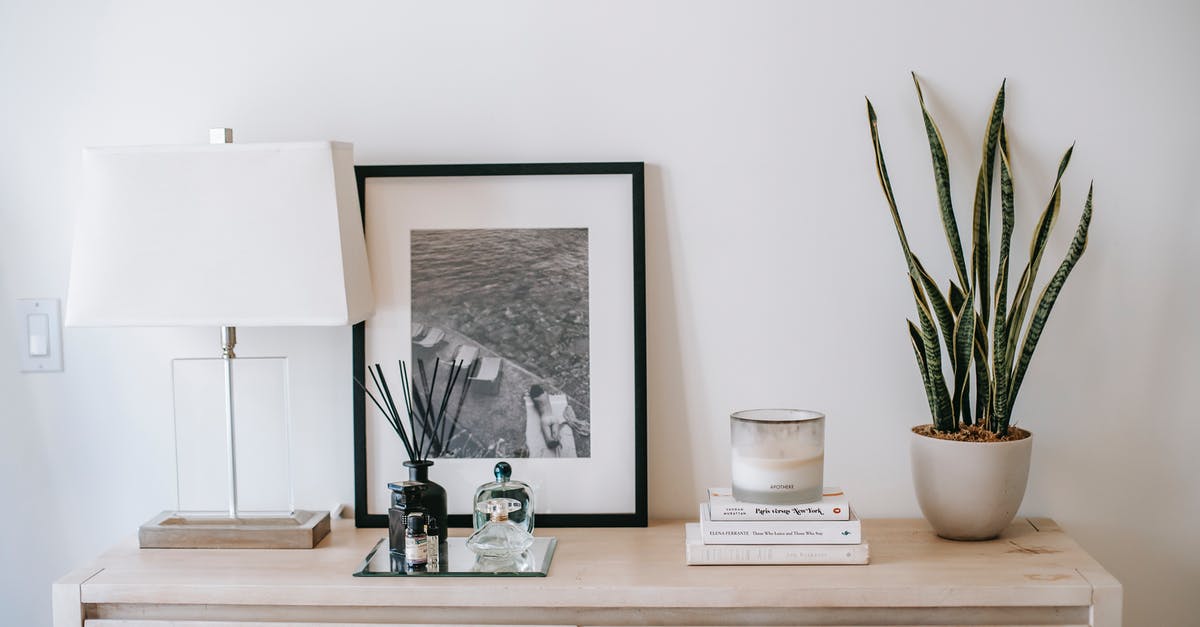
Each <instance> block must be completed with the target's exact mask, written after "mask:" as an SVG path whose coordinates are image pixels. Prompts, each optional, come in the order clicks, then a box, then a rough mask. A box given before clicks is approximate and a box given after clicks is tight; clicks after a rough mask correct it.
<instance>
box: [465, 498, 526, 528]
mask: <svg viewBox="0 0 1200 627" xmlns="http://www.w3.org/2000/svg"><path fill="white" fill-rule="evenodd" d="M475 509H477V510H479V511H481V512H483V513H485V514H487V515H488V516H489V517H490V518H491V519H492V520H493V521H494V522H500V521H502V520H508V515H509V513H511V512H515V511H518V510H520V509H521V502H520V501H518V500H516V499H488V500H486V501H484V502H482V503H480V504H479V505H477V506H475Z"/></svg>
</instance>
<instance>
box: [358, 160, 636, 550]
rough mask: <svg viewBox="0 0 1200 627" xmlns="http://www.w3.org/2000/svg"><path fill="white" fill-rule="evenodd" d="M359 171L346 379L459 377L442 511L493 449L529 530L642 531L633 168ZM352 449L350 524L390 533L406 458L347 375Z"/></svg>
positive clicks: (486, 477)
mask: <svg viewBox="0 0 1200 627" xmlns="http://www.w3.org/2000/svg"><path fill="white" fill-rule="evenodd" d="M355 170H356V173H357V179H358V191H359V199H360V202H361V204H362V213H363V228H364V231H365V233H366V241H367V256H368V260H369V263H370V267H371V275H372V286H373V288H374V292H375V299H376V309H375V313H374V315H373V316H372V317H371V318H370V319H368V320H367V321H366V322H363V323H360V324H358V325H356V326H355V327H354V375H355V377H356V378H357V379H358V380H359V381H366V380H369V378H368V375H367V368H368V367H370V366H373V365H374V364H380V365H381V367H382V368H383V369H384V372H385V373H386V374H387V375H388V376H389V377H391V376H392V375H395V376H396V377H397V380H398V376H399V375H398V373H399V361H400V360H403V361H405V362H406V364H408V365H409V367H410V368H411V369H412V370H413V372H414V378H416V375H415V372H416V369H417V367H418V366H422V365H423V367H425V368H426V370H427V371H429V373H430V374H432V373H433V371H434V369H435V364H436V368H437V369H438V372H439V373H440V375H439V376H442V377H447V376H448V375H449V372H450V371H451V370H452V367H451V365H452V364H456V363H457V364H460V365H461V366H462V369H463V371H462V372H463V374H462V376H464V377H469V387H467V388H466V390H467V391H466V393H465V394H464V395H462V396H461V397H456V399H455V400H456V403H455V406H454V407H453V408H452V409H451V410H450V411H448V412H447V415H448V416H449V417H448V418H447V424H446V426H445V427H444V428H442V429H441V430H440V434H441V440H442V441H440V442H439V446H438V449H439V450H437V451H436V453H435V455H434V457H433V461H434V465H433V466H432V467H431V468H430V469H429V478H430V480H432V481H434V482H436V483H438V484H441V485H442V486H443V487H444V488H445V489H446V491H447V495H448V504H449V513H450V523H451V524H452V525H461V526H470V524H471V504H472V496H473V495H474V491H475V488H476V487H477V486H479V485H480V484H483V483H486V482H488V481H491V480H493V476H492V468H493V466H494V465H495V464H496V462H498V461H500V460H503V461H507V462H508V463H509V464H511V466H512V468H513V472H512V477H513V479H515V480H520V481H524V482H526V483H528V484H530V486H531V487H532V488H533V491H534V495H535V508H534V511H535V513H536V515H537V524H538V526H641V525H645V524H646V515H647V512H646V509H647V504H646V392H645V386H646V383H645V378H646V375H645V268H644V266H645V262H644V258H645V250H644V246H645V236H644V230H643V229H644V226H643V214H644V200H643V164H641V163H560V164H492V165H408V166H383V165H380V166H357V167H356V168H355ZM442 385H443V386H444V385H445V378H443V379H442ZM460 387H461V386H460ZM458 401H461V404H460V403H459V402H458ZM451 420H452V421H453V422H452V423H451V422H450V421H451ZM354 446H355V515H356V522H357V524H358V526H360V527H386V526H387V509H388V506H389V499H390V492H389V490H388V488H387V484H388V483H389V482H394V481H401V480H405V479H407V478H408V470H407V469H406V468H405V467H404V466H403V465H402V464H403V462H404V461H405V460H406V459H407V457H406V455H405V452H404V448H403V446H402V444H401V442H400V439H399V438H398V437H397V434H396V433H395V431H393V427H392V426H391V425H390V424H389V423H388V421H387V420H386V418H385V417H384V416H383V415H382V413H380V412H378V411H377V408H376V407H375V406H374V405H373V404H372V403H369V402H367V399H366V395H365V394H364V392H363V390H362V389H361V388H359V387H358V386H355V390H354Z"/></svg>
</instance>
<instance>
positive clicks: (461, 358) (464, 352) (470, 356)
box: [453, 344, 479, 374]
mask: <svg viewBox="0 0 1200 627" xmlns="http://www.w3.org/2000/svg"><path fill="white" fill-rule="evenodd" d="M476 357H479V347H478V346H471V345H470V344H463V345H462V346H459V347H458V352H457V353H455V354H454V360H453V363H454V364H458V363H459V362H462V368H463V370H464V371H470V369H471V366H474V365H475V358H476ZM463 374H466V372H464V373H463Z"/></svg>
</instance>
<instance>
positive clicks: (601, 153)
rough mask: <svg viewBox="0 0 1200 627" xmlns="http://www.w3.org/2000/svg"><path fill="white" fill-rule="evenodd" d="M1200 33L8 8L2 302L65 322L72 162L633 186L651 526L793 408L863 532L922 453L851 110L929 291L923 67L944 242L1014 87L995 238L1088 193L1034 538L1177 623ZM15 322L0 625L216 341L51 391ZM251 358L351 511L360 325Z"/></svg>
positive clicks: (1039, 14) (171, 339) (709, 12)
mask: <svg viewBox="0 0 1200 627" xmlns="http://www.w3.org/2000/svg"><path fill="white" fill-rule="evenodd" d="M1198 25H1200V10H1198V8H1197V5H1195V4H1194V3H1188V2H1153V3H1145V2H1142V3H1133V2H1130V3H1127V4H1112V3H1101V2H1054V3H1045V2H1017V3H1010V4H1009V5H1006V6H1001V5H998V4H996V3H990V2H989V3H983V2H979V3H963V2H925V3H919V4H918V3H910V4H902V3H870V4H866V3H853V2H819V3H818V2H811V3H799V2H792V3H785V2H739V3H733V2H728V3H719V4H718V3H712V2H650V3H638V2H603V3H601V2H592V3H586V4H583V3H557V2H516V3H513V2H508V3H493V2H480V3H471V4H459V3H419V2H336V3H335V2H327V3H321V4H320V5H317V4H316V3H313V4H312V6H305V5H300V4H298V3H295V2H283V1H275V2H189V3H168V2H150V1H146V2H83V1H79V2H49V1H43V2H4V3H2V4H0V146H2V148H0V150H2V152H0V154H2V157H0V159H2V161H0V164H2V166H0V309H3V308H9V307H11V305H12V302H13V300H14V299H16V298H20V297H34V296H58V297H61V296H63V295H64V293H65V291H66V282H67V267H68V259H69V253H70V222H71V216H72V212H73V206H74V203H75V201H76V199H77V194H78V184H79V149H80V147H82V146H87V145H99V144H138V143H180V142H203V141H205V139H206V134H205V132H206V129H208V128H209V127H212V126H219V125H227V126H232V127H234V128H235V129H236V130H237V139H238V140H239V141H275V140H293V139H308V138H337V139H344V140H348V141H353V142H354V143H355V145H356V150H357V158H358V161H359V163H447V162H520V161H567V160H572V161H574V160H578V161H599V160H644V161H646V162H647V164H648V165H649V169H648V178H647V188H646V191H647V257H648V270H647V271H648V312H649V320H648V325H649V328H648V330H649V337H650V344H649V369H650V377H649V379H650V476H651V479H650V481H651V485H650V497H651V501H652V505H651V515H652V516H654V517H660V518H662V517H689V516H691V515H692V514H693V512H694V510H693V507H694V503H695V502H696V500H697V499H698V498H699V496H700V493H701V489H702V488H703V487H704V486H706V485H710V484H716V483H722V482H724V481H725V480H726V466H727V463H728V453H727V450H726V449H727V418H726V416H727V414H728V413H729V411H730V410H733V409H738V408H745V407H750V406H762V405H784V406H803V407H812V408H817V409H822V410H825V411H826V412H828V414H829V416H830V424H829V430H828V449H829V450H828V456H827V460H828V462H827V463H828V466H827V474H828V476H829V478H830V479H831V480H834V481H837V482H839V483H841V484H842V485H843V486H845V487H846V488H847V489H849V490H850V491H851V493H852V494H853V495H854V498H855V500H856V503H857V505H858V507H859V508H860V510H861V512H862V513H863V514H864V515H866V516H915V515H918V514H919V513H918V510H917V507H916V504H915V501H914V497H913V492H912V488H911V485H910V482H909V479H908V459H907V455H908V453H907V446H908V441H907V437H908V436H907V428H908V427H909V426H910V425H912V424H915V423H917V422H920V421H921V420H923V419H924V413H925V412H926V410H925V404H924V401H923V400H922V397H921V389H920V386H919V384H918V379H917V374H916V371H915V369H914V366H913V364H912V361H911V360H912V355H911V351H910V348H909V346H908V340H907V338H906V335H905V332H904V317H905V316H907V315H911V312H910V309H911V307H912V301H911V299H910V297H909V296H908V287H907V285H906V283H905V276H904V272H903V267H902V261H901V257H900V253H899V250H898V246H897V243H896V238H895V234H894V232H893V228H892V224H891V220H890V218H889V217H888V215H887V210H886V207H885V205H884V203H883V199H882V197H881V195H880V192H879V189H878V186H877V183H876V181H875V174H874V171H873V165H872V157H871V152H870V145H869V138H868V134H867V126H866V119H865V114H864V106H863V99H862V98H863V95H864V94H868V95H870V96H871V97H872V98H873V101H874V102H875V104H876V106H877V108H878V110H879V114H880V116H881V120H880V124H881V126H882V133H883V141H884V146H885V150H887V154H888V156H889V157H890V158H891V161H890V165H891V172H892V178H893V181H894V182H895V185H896V193H897V195H898V197H899V200H900V203H901V209H902V211H903V212H904V215H905V217H906V219H907V220H908V226H909V229H910V236H911V238H912V239H913V242H914V246H915V247H917V249H918V250H920V251H922V252H923V253H924V257H925V259H926V260H927V261H928V262H929V265H931V266H934V268H933V270H934V271H935V272H936V273H937V274H938V275H939V276H943V277H946V276H949V270H950V268H949V263H948V256H947V255H946V254H945V252H944V251H945V246H944V242H943V239H942V235H941V231H940V226H939V223H938V222H937V219H936V217H935V213H934V209H933V207H934V190H933V185H932V179H931V170H930V165H929V160H928V153H927V150H926V147H925V145H924V138H923V131H922V129H921V126H920V114H919V111H918V109H917V105H916V100H915V97H914V94H913V90H912V86H911V83H910V81H909V78H908V74H907V73H908V71H909V70H913V69H915V70H917V71H919V72H920V73H921V75H922V76H923V77H924V80H925V85H926V95H927V97H928V99H929V104H930V106H931V108H932V110H933V112H934V114H935V116H936V117H937V119H938V120H939V121H940V124H941V128H942V132H943V134H944V136H945V139H946V141H947V143H948V144H949V149H950V152H951V155H952V159H953V162H952V168H953V176H954V178H955V180H954V184H955V192H956V193H957V194H958V201H959V203H960V222H963V223H965V221H966V220H967V217H966V216H967V212H966V211H965V209H966V208H967V206H968V202H969V198H970V194H971V189H972V188H971V185H972V181H973V178H974V171H975V169H976V168H977V167H978V162H977V158H978V157H977V154H978V150H979V148H978V146H979V141H980V136H981V133H982V127H983V124H984V121H985V116H986V111H987V108H988V106H989V104H990V102H991V99H992V96H993V94H994V91H995V89H996V88H997V87H998V86H999V83H1000V80H1001V78H1003V77H1008V86H1009V101H1008V102H1009V108H1008V118H1007V119H1008V123H1009V128H1010V133H1011V140H1012V148H1013V153H1014V160H1015V168H1016V177H1017V189H1018V217H1017V233H1018V237H1019V239H1018V242H1019V244H1017V245H1015V248H1014V249H1015V250H1017V251H1021V253H1019V254H1021V255H1023V254H1024V252H1023V251H1024V250H1025V244H1024V241H1025V240H1026V238H1027V237H1028V233H1029V231H1030V229H1031V228H1032V222H1033V220H1034V219H1035V216H1036V212H1037V211H1038V210H1039V209H1040V206H1041V205H1042V203H1044V201H1045V197H1046V195H1047V193H1048V191H1049V188H1050V185H1051V175H1052V169H1053V167H1054V165H1055V163H1056V162H1057V159H1058V157H1059V155H1060V154H1061V151H1062V150H1063V149H1065V148H1066V147H1067V146H1068V145H1069V144H1070V143H1071V142H1072V141H1074V140H1078V142H1079V143H1078V146H1077V149H1076V152H1075V160H1074V162H1073V164H1072V168H1071V171H1070V173H1069V174H1068V176H1067V182H1066V187H1065V190H1066V191H1065V196H1064V198H1065V210H1064V215H1063V218H1062V223H1061V224H1060V225H1059V231H1058V232H1057V233H1056V235H1055V237H1054V239H1053V253H1052V254H1053V256H1054V257H1056V258H1057V257H1059V256H1060V255H1061V254H1062V251H1063V250H1064V249H1065V245H1066V242H1067V241H1068V240H1069V237H1070V231H1071V230H1072V228H1073V223H1074V221H1075V220H1076V219H1077V216H1078V211H1079V209H1080V208H1081V206H1082V201H1083V197H1084V194H1085V190H1086V187H1087V184H1088V181H1089V180H1090V179H1093V178H1094V179H1095V180H1096V185H1097V188H1096V189H1097V191H1096V194H1097V196H1096V198H1097V200H1096V214H1095V219H1094V222H1093V226H1092V238H1091V244H1090V248H1089V250H1088V253H1087V255H1086V256H1085V257H1084V259H1083V261H1082V262H1081V263H1080V265H1079V267H1078V268H1077V270H1076V273H1075V275H1074V276H1073V277H1072V279H1071V281H1070V282H1069V283H1068V285H1067V286H1066V290H1065V292H1064V295H1063V297H1062V299H1061V300H1060V303H1059V305H1058V308H1057V310H1056V312H1055V314H1054V316H1053V318H1052V319H1051V321H1050V324H1049V328H1048V331H1047V333H1046V335H1045V337H1044V339H1043V341H1042V345H1041V348H1040V351H1039V353H1038V355H1037V358H1036V359H1035V361H1034V363H1033V368H1032V370H1031V373H1030V379H1029V380H1028V381H1027V383H1026V385H1025V388H1024V390H1023V393H1022V397H1021V399H1020V402H1019V405H1018V408H1017V415H1018V417H1019V419H1020V424H1021V425H1022V426H1024V427H1027V428H1029V429H1032V430H1033V431H1034V432H1035V433H1036V438H1037V439H1036V440H1035V453H1034V458H1035V459H1034V468H1033V474H1032V477H1031V480H1030V485H1029V492H1028V495H1027V497H1026V499H1025V505H1024V512H1025V513H1027V514H1033V515H1045V516H1053V517H1055V518H1057V519H1058V521H1059V522H1060V523H1061V524H1062V525H1063V526H1064V527H1065V528H1066V529H1067V530H1069V531H1070V532H1071V533H1072V535H1073V536H1074V537H1076V538H1077V539H1078V540H1079V541H1080V543H1081V544H1083V546H1084V547H1085V548H1086V549H1088V550H1089V551H1090V552H1092V554H1093V555H1095V556H1096V557H1097V558H1098V559H1099V560H1100V561H1101V562H1102V563H1104V564H1105V566H1107V567H1108V568H1109V569H1110V570H1111V571H1112V572H1113V573H1114V574H1115V575H1116V576H1117V577H1118V578H1119V579H1120V580H1121V581H1122V582H1123V583H1124V584H1125V585H1126V593H1127V597H1126V599H1127V603H1126V608H1127V609H1126V617H1127V622H1128V624H1131V625H1182V624H1187V623H1189V622H1190V623H1191V624H1195V622H1194V621H1195V620H1196V618H1195V617H1196V616H1197V615H1200V599H1198V598H1197V597H1196V595H1195V591H1196V590H1195V585H1196V582H1197V581H1198V580H1200V540H1198V539H1197V536H1196V535H1195V533H1194V528H1195V527H1196V525H1197V524H1198V523H1200V511H1198V509H1200V505H1198V503H1200V472H1197V471H1198V470H1200V464H1197V461H1196V455H1195V452H1194V450H1195V442H1196V441H1198V439H1200V426H1198V422H1197V421H1196V420H1195V419H1194V418H1195V411H1194V407H1193V406H1192V405H1191V404H1190V403H1189V401H1190V400H1191V395H1192V394H1191V389H1190V388H1192V387H1193V386H1194V385H1195V383H1196V381H1197V380H1200V360H1198V359H1197V357H1196V355H1197V354H1198V353H1200V330H1198V329H1197V327H1196V320H1197V319H1198V316H1200V302H1198V298H1200V289H1198V287H1200V286H1198V285H1197V279H1196V275H1195V273H1194V272H1195V269H1196V268H1197V267H1200V258H1198V257H1200V255H1198V253H1197V246H1196V244H1197V242H1198V239H1197V235H1198V233H1200V231H1198V229H1197V227H1198V226H1200V218H1198V217H1197V216H1198V215H1200V212H1198V211H1197V209H1198V208H1197V206H1196V200H1195V194H1194V192H1192V190H1191V187H1190V186H1191V183H1192V180H1193V179H1194V178H1195V173H1196V170H1197V166H1198V165H1200V159H1198V158H1197V156H1196V155H1197V153H1196V152H1195V150H1194V146H1195V144H1196V142H1197V140H1198V139H1200V123H1198V122H1197V116H1196V115H1195V108H1196V103H1197V101H1198V98H1197V97H1198V96H1200V93H1198V92H1200V88H1198V83H1197V81H1196V76H1197V70H1198V69H1200V68H1198V65H1200V63H1198V59H1200V44H1198V43H1197V41H1198V40H1197V35H1198V34H1200V33H1197V26H1198ZM1020 262H1021V263H1023V257H1022V258H1021V259H1020ZM1048 263H1054V264H1056V263H1057V259H1055V260H1054V261H1053V262H1048ZM1047 272H1048V271H1047ZM13 327H14V324H12V323H5V324H3V325H0V408H2V409H0V503H4V504H6V505H7V506H8V512H7V515H5V516H4V517H3V518H2V519H0V520H2V521H3V522H0V538H3V541H0V622H2V623H4V624H6V625H42V624H47V623H48V621H49V583H50V582H51V581H52V580H53V579H54V578H55V577H57V576H59V575H61V574H63V573H64V572H66V571H67V570H69V569H70V568H71V567H73V566H75V565H78V564H80V563H81V562H82V561H83V560H85V558H88V557H89V556H91V555H92V554H94V553H96V552H97V551H99V550H100V549H102V548H103V547H105V546H106V545H109V544H110V543H112V542H114V541H116V540H118V539H119V538H122V537H125V536H127V535H129V534H130V533H131V532H132V531H133V530H134V529H135V527H136V526H137V524H139V523H140V522H142V521H143V520H144V519H146V518H148V517H149V516H150V515H151V514H152V513H153V512H155V511H157V510H158V509H160V508H162V507H163V506H164V505H166V504H168V503H170V502H171V499H172V498H173V487H172V480H171V477H172V475H171V472H172V468H171V455H170V450H171V444H170V443H171V439H170V438H171V432H170V420H169V408H170V402H169V394H168V388H169V378H168V374H167V360H168V359H169V358H171V357H174V356H183V355H197V354H207V353H208V352H209V351H211V350H212V349H213V347H214V346H215V345H216V331H215V330H170V329H165V330H98V329H69V330H67V331H66V334H65V339H66V371H65V372H63V373H61V374H53V375H22V374H18V373H17V372H16V370H17V359H16V352H17V344H16V340H15V333H14V332H13ZM241 339H242V344H241V345H240V346H239V348H242V349H244V350H243V351H242V352H244V353H245V354H270V353H286V354H289V355H290V356H291V357H292V368H293V375H294V377H295V384H294V386H295V389H296V395H297V397H298V398H297V402H295V403H294V405H293V407H294V408H295V411H296V414H297V416H296V418H297V421H298V423H299V424H300V425H301V431H302V433H303V437H302V439H301V440H300V442H299V446H300V449H301V457H300V458H301V459H302V460H303V472H302V473H301V475H300V478H299V480H300V483H301V491H302V496H303V501H304V504H306V505H309V506H317V507H322V506H328V505H329V504H331V503H333V502H336V501H341V502H347V503H348V502H350V501H351V500H352V494H353V492H352V490H353V478H352V474H351V466H352V462H351V455H352V451H351V428H350V427H351V424H350V346H349V345H350V332H349V330H348V329H326V330H322V329H295V330H255V331H253V332H249V331H248V332H245V333H243V334H242V338H241ZM347 569H348V570H347V572H349V565H347Z"/></svg>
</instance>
